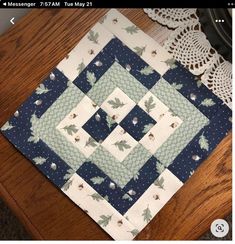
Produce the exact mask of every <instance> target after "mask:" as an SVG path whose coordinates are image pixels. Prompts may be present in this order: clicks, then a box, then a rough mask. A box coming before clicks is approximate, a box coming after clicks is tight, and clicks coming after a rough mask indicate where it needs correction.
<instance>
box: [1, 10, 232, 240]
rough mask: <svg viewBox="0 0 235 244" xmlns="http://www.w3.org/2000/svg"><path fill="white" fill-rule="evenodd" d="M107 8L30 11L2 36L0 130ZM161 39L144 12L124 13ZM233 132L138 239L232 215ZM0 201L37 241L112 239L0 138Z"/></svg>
mask: <svg viewBox="0 0 235 244" xmlns="http://www.w3.org/2000/svg"><path fill="white" fill-rule="evenodd" d="M106 11H107V9H99V10H94V9H89V10H88V9H80V10H78V9H68V10H65V9H51V10H44V9H40V10H39V9H38V10H32V11H31V12H30V13H29V14H28V15H27V16H26V17H24V18H23V19H21V20H20V21H19V22H18V23H16V25H15V26H12V28H11V29H10V30H9V31H8V32H7V33H5V34H4V35H3V36H1V37H0V74H1V76H0V112H1V117H0V125H3V123H4V122H5V121H6V120H7V119H8V118H9V117H10V115H12V114H13V113H14V111H15V110H16V109H17V107H18V106H19V105H20V104H22V103H23V102H24V100H25V99H26V98H27V97H29V96H30V94H31V93H32V91H33V90H34V89H35V88H36V87H37V85H38V84H39V83H40V82H41V81H42V79H44V78H45V77H46V75H47V74H48V73H49V72H50V71H51V69H52V68H53V67H55V66H56V65H57V64H58V62H59V61H60V60H62V59H63V57H64V56H65V55H66V54H67V53H68V52H69V51H70V50H71V49H72V48H73V47H74V46H75V44H76V43H77V42H79V40H80V39H81V38H82V37H83V36H84V34H85V33H86V32H87V31H88V30H89V29H90V28H91V27H92V25H94V24H95V23H96V22H97V21H98V19H99V18H100V17H101V16H102V15H104V14H105V12H106ZM121 12H122V13H123V14H124V15H126V16H127V17H128V18H129V19H130V20H132V21H133V22H134V23H135V24H137V25H138V26H139V27H140V28H142V29H143V30H144V31H145V32H147V33H148V34H149V35H151V36H153V37H155V38H156V29H157V28H160V27H159V25H158V24H157V23H154V22H152V21H151V20H150V19H149V18H147V16H146V15H145V14H144V13H143V10H141V9H138V10H136V9H135V10H134V9H132V10H130V9H129V10H121ZM231 140H232V136H231V133H230V134H229V135H228V136H227V137H226V138H225V139H224V140H223V141H222V142H221V143H220V145H219V146H218V147H217V149H216V150H215V151H214V152H213V154H212V155H211V156H210V157H209V158H208V159H207V160H206V161H205V162H204V163H203V164H202V165H201V166H200V167H199V169H198V170H197V171H196V173H195V174H194V175H193V176H192V177H191V178H190V180H188V181H187V183H186V184H185V186H184V187H182V188H181V189H180V190H179V191H178V192H177V193H176V194H175V196H174V197H173V198H172V199H171V200H170V201H169V202H168V203H167V204H166V205H165V206H164V208H163V209H162V210H161V211H160V212H159V214H158V215H157V216H156V217H155V218H154V220H153V221H152V222H151V223H150V224H149V225H148V226H147V227H146V228H145V229H144V230H143V231H142V232H141V233H140V234H139V235H138V236H137V238H136V239H142V240H143V239H157V240H161V239H162V240H173V239H175V240H176V239H177V240H180V239H181V240H183V239H197V238H198V237H199V236H200V235H201V234H203V233H204V232H205V231H206V230H208V229H209V226H210V224H211V222H212V221H213V220H214V219H215V218H223V217H224V216H225V215H227V214H229V212H230V211H231V201H232V200H231V199H232V196H231V188H232V187H231V172H232V166H231ZM0 145H1V147H0V160H1V163H0V196H1V198H3V199H4V200H5V202H6V203H7V204H8V205H9V206H10V207H11V209H12V210H13V211H14V212H15V214H16V215H17V216H18V217H19V219H20V220H21V221H22V223H23V224H24V225H25V226H26V228H27V229H28V230H29V232H30V233H31V234H32V236H33V237H34V238H35V239H48V240H51V239H60V240H68V239H69V240H70V239H77V240H88V239H89V240H90V239H93V240H94V239H96V240H103V239H110V237H109V236H108V234H106V233H105V232H104V231H103V230H102V229H101V228H100V227H99V226H98V225H97V224H96V223H95V222H94V221H93V220H92V219H91V218H90V217H88V216H87V215H86V214H85V213H84V212H83V211H82V210H80V208H79V207H77V206H76V205H75V204H74V203H73V202H72V201H70V200H69V199H68V198H67V197H65V196H64V194H63V193H61V192H60V191H59V190H58V189H57V188H56V187H55V186H53V184H51V183H50V182H49V181H48V180H46V178H45V177H44V176H43V175H42V174H41V173H40V172H39V171H38V170H37V169H36V168H35V167H34V166H33V165H32V164H31V163H30V162H29V161H28V160H27V159H26V158H25V157H24V156H22V155H21V154H20V153H19V152H18V151H17V150H16V149H15V148H14V147H13V146H12V145H11V144H10V143H9V142H8V141H7V140H6V139H5V138H4V137H3V136H2V135H1V136H0Z"/></svg>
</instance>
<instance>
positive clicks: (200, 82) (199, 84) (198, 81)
mask: <svg viewBox="0 0 235 244" xmlns="http://www.w3.org/2000/svg"><path fill="white" fill-rule="evenodd" d="M195 81H196V82H197V87H198V88H199V87H201V85H202V80H200V79H199V78H198V77H195Z"/></svg>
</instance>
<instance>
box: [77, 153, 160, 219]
mask: <svg viewBox="0 0 235 244" xmlns="http://www.w3.org/2000/svg"><path fill="white" fill-rule="evenodd" d="M157 162H158V161H157V159H156V158H155V157H151V158H150V159H149V160H148V161H147V162H146V163H145V164H144V166H143V167H142V168H141V169H140V170H139V172H138V173H137V175H136V176H135V177H134V178H133V179H131V180H130V181H129V182H128V183H127V184H126V186H125V187H124V188H123V189H121V188H120V187H119V186H118V185H117V184H116V183H115V182H114V181H113V180H111V179H110V178H109V176H107V175H106V174H105V173H104V172H103V171H102V170H101V169H99V168H98V167H97V166H96V165H95V164H94V163H92V162H86V163H84V164H83V165H82V166H81V167H80V168H79V169H78V170H77V174H78V175H80V176H81V177H82V178H83V179H85V181H86V182H87V183H88V184H89V185H91V186H92V187H93V188H94V189H95V190H96V191H97V192H99V194H100V195H101V196H102V197H108V200H109V203H110V204H111V205H112V206H113V207H114V208H115V209H117V210H118V212H119V213H121V214H125V213H126V212H127V210H128V209H129V208H130V207H131V206H132V205H133V204H135V202H136V201H137V200H138V199H139V198H140V197H141V196H142V194H143V193H144V192H145V191H146V189H147V188H148V187H149V186H150V185H151V184H152V183H153V181H154V180H155V179H157V177H158V176H159V174H158V173H157V171H156V170H153V169H155V168H156V163H157ZM97 176H99V177H102V178H104V179H105V180H104V181H103V182H102V184H94V183H93V182H92V180H91V179H92V178H93V177H97ZM110 183H114V184H115V188H114V189H113V188H112V186H110ZM131 192H132V193H134V194H132V195H131V194H130V193H131ZM125 194H126V195H128V196H129V197H128V198H125V197H123V196H124V195H125Z"/></svg>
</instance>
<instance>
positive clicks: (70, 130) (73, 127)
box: [63, 124, 78, 136]
mask: <svg viewBox="0 0 235 244" xmlns="http://www.w3.org/2000/svg"><path fill="white" fill-rule="evenodd" d="M63 129H64V130H65V131H66V132H67V133H68V134H69V135H70V136H72V135H73V134H74V133H76V132H78V129H77V128H76V125H74V124H72V125H66V126H65V127H64V128H63Z"/></svg>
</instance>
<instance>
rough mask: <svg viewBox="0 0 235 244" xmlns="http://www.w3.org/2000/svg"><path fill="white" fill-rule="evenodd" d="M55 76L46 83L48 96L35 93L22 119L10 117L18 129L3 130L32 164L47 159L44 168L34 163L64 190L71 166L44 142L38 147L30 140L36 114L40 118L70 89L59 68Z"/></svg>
mask: <svg viewBox="0 0 235 244" xmlns="http://www.w3.org/2000/svg"><path fill="white" fill-rule="evenodd" d="M52 73H53V74H54V75H55V79H54V80H51V79H50V77H49V76H48V77H47V78H46V79H45V80H44V82H43V84H44V85H45V87H46V88H47V89H48V90H50V91H49V92H47V93H45V94H36V93H33V94H32V95H31V96H30V98H28V99H27V100H26V101H25V102H24V103H23V104H22V105H21V106H20V107H19V108H18V112H19V116H18V117H15V116H13V117H11V118H10V120H9V123H10V124H11V125H12V126H14V127H13V128H12V129H10V130H6V131H2V133H3V134H4V135H5V136H6V137H7V138H8V140H9V141H10V142H11V143H12V144H13V145H14V146H15V147H16V148H17V149H18V150H20V151H21V152H22V153H23V154H24V155H25V156H26V157H27V158H28V159H30V160H31V161H33V159H34V158H36V157H42V158H45V159H46V162H45V163H43V164H42V165H40V164H35V163H33V164H34V165H36V167H37V168H38V169H39V170H40V171H41V172H43V174H44V175H45V176H46V177H48V178H49V179H50V180H51V181H52V182H53V183H54V184H55V185H57V186H58V187H62V186H63V185H64V183H65V182H66V181H67V180H65V179H63V177H64V175H65V174H66V172H67V170H68V169H70V167H69V166H68V165H67V164H66V163H65V162H64V161H63V160H62V159H61V158H60V157H59V156H58V155H57V154H56V153H54V152H53V151H52V150H51V149H50V148H49V147H48V146H47V145H46V144H45V143H44V142H43V141H41V140H40V141H39V142H38V143H36V144H34V143H29V142H28V141H27V140H28V138H29V137H30V136H31V131H30V127H31V122H30V119H31V116H32V114H35V115H36V116H37V117H38V118H39V117H41V116H42V115H43V114H44V113H45V112H46V110H47V109H48V107H50V106H51V105H52V104H53V102H54V101H55V100H56V99H57V98H58V97H59V96H60V95H61V94H62V93H63V92H64V90H65V89H66V88H67V82H68V79H67V77H65V76H64V75H63V74H62V73H61V72H60V71H59V70H57V69H54V70H52ZM36 101H41V104H40V105H36ZM33 162H34V161H33ZM52 163H55V164H56V167H57V168H56V170H53V169H52V168H51V164H52Z"/></svg>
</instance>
